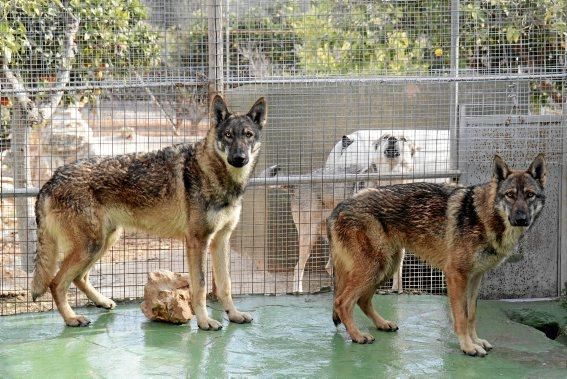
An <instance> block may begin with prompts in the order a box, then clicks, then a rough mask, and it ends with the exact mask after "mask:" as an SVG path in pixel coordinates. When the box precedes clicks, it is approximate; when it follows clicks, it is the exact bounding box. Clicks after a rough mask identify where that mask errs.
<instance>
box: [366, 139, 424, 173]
mask: <svg viewBox="0 0 567 379" xmlns="http://www.w3.org/2000/svg"><path fill="white" fill-rule="evenodd" d="M417 150H419V148H418V146H416V144H415V143H414V142H412V141H410V140H409V139H408V138H406V137H405V136H404V135H402V134H395V133H386V134H383V135H382V136H381V137H380V139H378V140H377V141H375V142H374V151H375V154H374V156H373V158H374V159H373V162H372V164H373V165H376V167H373V170H372V171H374V170H375V171H378V172H390V173H394V172H395V173H399V172H401V171H411V170H412V169H413V159H414V155H415V153H416V151H417Z"/></svg>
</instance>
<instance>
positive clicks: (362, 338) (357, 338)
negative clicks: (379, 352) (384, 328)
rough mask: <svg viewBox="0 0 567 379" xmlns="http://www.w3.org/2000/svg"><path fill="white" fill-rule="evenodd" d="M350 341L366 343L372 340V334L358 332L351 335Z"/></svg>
mask: <svg viewBox="0 0 567 379" xmlns="http://www.w3.org/2000/svg"><path fill="white" fill-rule="evenodd" d="M351 338H352V342H355V343H360V344H366V343H372V342H374V336H372V335H370V334H366V333H358V334H357V335H354V336H351Z"/></svg>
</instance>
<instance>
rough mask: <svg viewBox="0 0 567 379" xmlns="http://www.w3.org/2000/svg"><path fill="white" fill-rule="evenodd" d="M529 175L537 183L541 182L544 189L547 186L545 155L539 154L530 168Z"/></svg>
mask: <svg viewBox="0 0 567 379" xmlns="http://www.w3.org/2000/svg"><path fill="white" fill-rule="evenodd" d="M528 172H529V174H530V175H531V176H532V177H533V178H534V179H535V180H537V181H539V182H540V183H541V185H542V187H543V186H544V185H545V179H546V177H547V169H546V167H545V155H543V154H538V156H537V157H535V159H534V161H533V162H532V164H531V165H530V167H529V168H528Z"/></svg>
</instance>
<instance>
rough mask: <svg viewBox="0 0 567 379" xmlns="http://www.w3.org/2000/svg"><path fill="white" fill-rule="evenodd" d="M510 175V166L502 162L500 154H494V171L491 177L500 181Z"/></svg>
mask: <svg viewBox="0 0 567 379" xmlns="http://www.w3.org/2000/svg"><path fill="white" fill-rule="evenodd" d="M508 175H510V168H509V167H508V165H507V164H506V162H504V159H502V158H501V157H500V155H495V156H494V173H493V178H494V179H496V180H498V181H501V180H504V179H506V178H507V177H508Z"/></svg>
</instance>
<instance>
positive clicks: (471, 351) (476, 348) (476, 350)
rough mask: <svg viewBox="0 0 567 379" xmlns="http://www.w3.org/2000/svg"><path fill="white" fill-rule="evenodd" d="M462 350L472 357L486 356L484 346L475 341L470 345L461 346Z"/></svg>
mask: <svg viewBox="0 0 567 379" xmlns="http://www.w3.org/2000/svg"><path fill="white" fill-rule="evenodd" d="M461 350H462V351H463V353H465V354H466V355H470V356H471V357H484V356H485V355H486V350H484V349H483V348H482V346H480V345H477V344H474V343H473V344H471V345H470V346H465V347H463V346H461Z"/></svg>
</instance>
